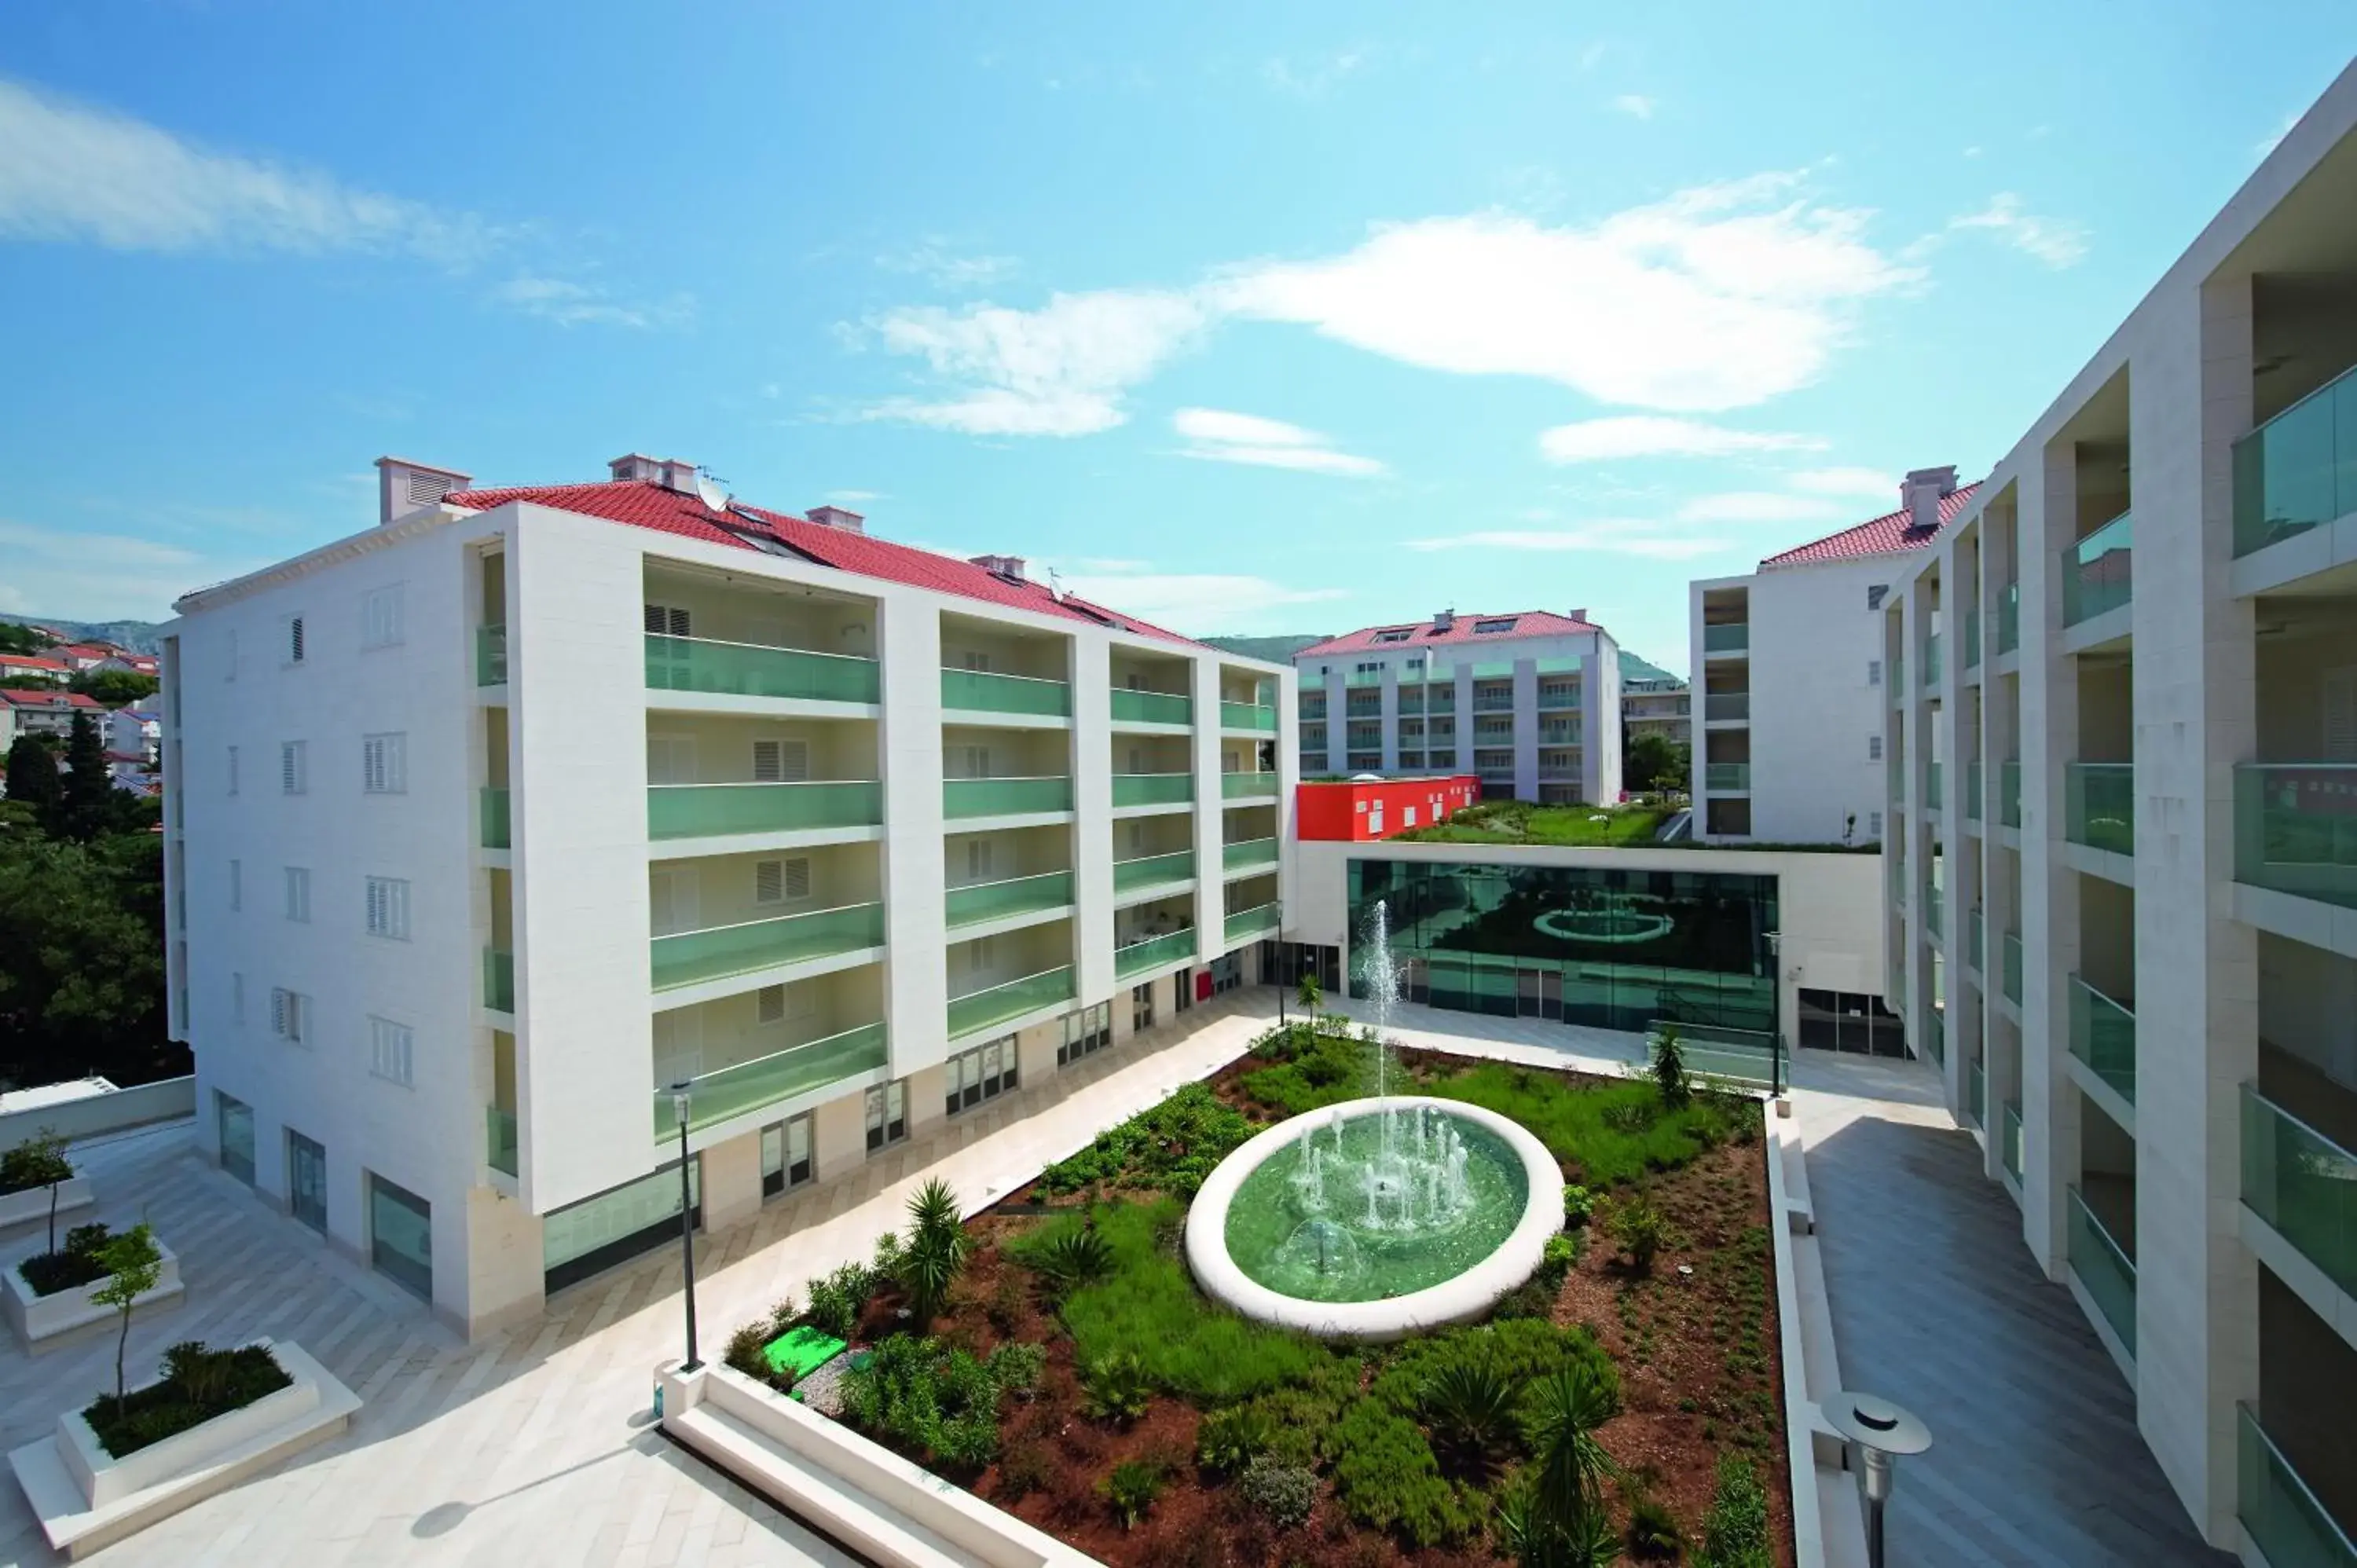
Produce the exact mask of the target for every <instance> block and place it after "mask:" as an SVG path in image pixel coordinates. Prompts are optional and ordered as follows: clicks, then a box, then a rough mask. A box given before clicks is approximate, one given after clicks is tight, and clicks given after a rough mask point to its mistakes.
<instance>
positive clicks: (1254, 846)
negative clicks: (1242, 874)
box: [1220, 838, 1276, 875]
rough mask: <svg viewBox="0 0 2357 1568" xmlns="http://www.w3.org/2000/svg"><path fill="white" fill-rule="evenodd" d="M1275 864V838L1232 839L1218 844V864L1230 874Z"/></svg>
mask: <svg viewBox="0 0 2357 1568" xmlns="http://www.w3.org/2000/svg"><path fill="white" fill-rule="evenodd" d="M1275 864H1276V840H1275V839H1274V838H1265V839H1234V840H1231V841H1230V842H1229V843H1225V844H1222V845H1221V846H1220V865H1221V866H1222V868H1223V869H1224V870H1226V871H1227V872H1228V873H1229V874H1230V875H1234V874H1235V873H1236V872H1239V871H1253V870H1257V869H1259V868H1260V867H1262V866H1266V865H1275Z"/></svg>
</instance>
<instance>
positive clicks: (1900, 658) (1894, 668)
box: [1890, 653, 1907, 708]
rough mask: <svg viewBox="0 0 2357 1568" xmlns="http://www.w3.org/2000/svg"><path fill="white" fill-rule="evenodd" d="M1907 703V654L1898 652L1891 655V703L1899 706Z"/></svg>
mask: <svg viewBox="0 0 2357 1568" xmlns="http://www.w3.org/2000/svg"><path fill="white" fill-rule="evenodd" d="M1906 704H1907V655H1905V654H1903V653H1896V654H1893V655H1891V659H1890V705H1891V706H1892V707H1894V708H1898V707H1904V706H1906Z"/></svg>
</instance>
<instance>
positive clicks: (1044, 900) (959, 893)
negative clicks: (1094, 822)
mask: <svg viewBox="0 0 2357 1568" xmlns="http://www.w3.org/2000/svg"><path fill="white" fill-rule="evenodd" d="M1071 901H1072V874H1071V872H1069V871H1043V872H1041V873H1039V875H1037V876H1010V877H1007V878H1006V880H1004V881H1000V882H970V883H967V884H966V885H965V886H963V887H952V888H951V889H949V891H948V892H947V893H945V894H944V895H943V896H942V918H943V919H944V920H945V921H947V922H948V923H949V924H950V925H952V926H971V925H974V923H976V922H977V921H981V920H1003V919H1005V918H1007V917H1008V916H1010V915H1034V914H1038V913H1039V911H1040V910H1042V909H1060V908H1064V907H1065V906H1067V905H1069V904H1071Z"/></svg>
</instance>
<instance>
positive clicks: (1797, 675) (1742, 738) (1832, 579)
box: [1687, 467, 1974, 843]
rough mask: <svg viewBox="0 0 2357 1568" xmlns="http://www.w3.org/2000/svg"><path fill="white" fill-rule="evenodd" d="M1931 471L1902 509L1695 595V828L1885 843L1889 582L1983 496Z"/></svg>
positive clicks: (1691, 622) (1770, 837)
mask: <svg viewBox="0 0 2357 1568" xmlns="http://www.w3.org/2000/svg"><path fill="white" fill-rule="evenodd" d="M1973 493H1974V487H1973V486H1971V485H1965V486H1964V487H1962V488H1959V487H1958V486H1957V484H1956V470H1955V469H1953V467H1948V468H1920V469H1917V470H1916V471H1915V472H1913V473H1910V474H1909V475H1908V476H1907V478H1906V479H1905V480H1904V481H1902V482H1901V483H1900V487H1899V510H1896V511H1891V512H1886V513H1884V514H1883V515H1882V516H1880V517H1877V518H1869V519H1868V520H1867V521H1864V522H1861V523H1857V524H1856V525H1854V526H1852V527H1849V528H1846V529H1843V530H1842V531H1841V532H1838V533H1834V534H1829V535H1827V536H1826V537H1825V538H1823V539H1819V540H1813V541H1812V542H1809V543H1807V544H1803V545H1798V546H1795V547H1794V548H1792V549H1791V550H1787V551H1784V552H1782V553H1780V554H1776V555H1771V556H1770V557H1769V558H1768V559H1766V560H1765V561H1762V562H1760V570H1758V571H1757V572H1754V573H1752V574H1751V575H1749V576H1745V577H1715V578H1710V579H1706V580H1704V581H1698V582H1695V583H1694V584H1692V585H1689V587H1688V589H1687V595H1688V600H1687V607H1688V619H1687V625H1688V627H1689V628H1690V633H1691V636H1692V639H1693V640H1692V643H1691V645H1690V648H1689V653H1690V656H1691V657H1692V659H1693V663H1692V664H1691V665H1690V666H1689V668H1690V669H1692V670H1693V671H1694V672H1695V673H1694V677H1693V680H1694V683H1695V687H1696V688H1697V689H1698V690H1699V691H1700V693H1701V694H1702V714H1701V720H1702V735H1701V744H1699V745H1697V746H1695V748H1694V801H1695V825H1696V831H1697V832H1699V833H1700V834H1701V836H1702V837H1704V838H1706V839H1708V840H1711V841H1713V842H1717V843H1728V842H1733V843H1740V842H1742V841H1743V840H1746V839H1751V840H1756V841H1758V842H1760V843H1875V842H1877V841H1878V840H1879V839H1880V838H1881V837H1882V831H1883V830H1882V788H1883V785H1882V779H1883V762H1882V713H1883V709H1884V707H1885V703H1884V702H1883V697H1882V688H1883V682H1884V669H1883V657H1882V618H1881V610H1882V604H1883V598H1884V596H1885V595H1886V594H1887V593H1888V592H1889V585H1890V580H1891V579H1892V578H1893V577H1895V576H1896V575H1899V574H1900V572H1901V571H1903V570H1905V569H1906V567H1907V565H1908V564H1909V563H1910V561H1911V560H1912V559H1913V557H1914V556H1915V555H1916V554H1917V553H1919V552H1921V550H1922V548H1923V547H1924V546H1925V545H1926V544H1928V543H1929V542H1931V541H1932V539H1933V538H1935V537H1937V536H1938V534H1939V532H1940V530H1941V529H1942V528H1943V527H1944V526H1946V524H1947V523H1948V522H1949V521H1952V520H1953V518H1954V517H1955V516H1956V514H1957V512H1959V511H1960V510H1963V508H1964V506H1965V505H1967V504H1968V503H1969V502H1970V501H1971V499H1972V497H1973Z"/></svg>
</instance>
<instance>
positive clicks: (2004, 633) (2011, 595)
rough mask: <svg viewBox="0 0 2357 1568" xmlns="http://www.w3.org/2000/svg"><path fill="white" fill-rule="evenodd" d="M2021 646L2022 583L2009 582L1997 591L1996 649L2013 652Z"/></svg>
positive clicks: (2002, 651)
mask: <svg viewBox="0 0 2357 1568" xmlns="http://www.w3.org/2000/svg"><path fill="white" fill-rule="evenodd" d="M2020 646H2021V585H2020V584H2019V583H2007V585H2005V586H2004V587H2002V588H1999V589H1998V590H1997V592H1996V650H1997V651H1998V652H1999V653H2011V652H2012V651H2014V650H2016V649H2018V648H2019V647H2020Z"/></svg>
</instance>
